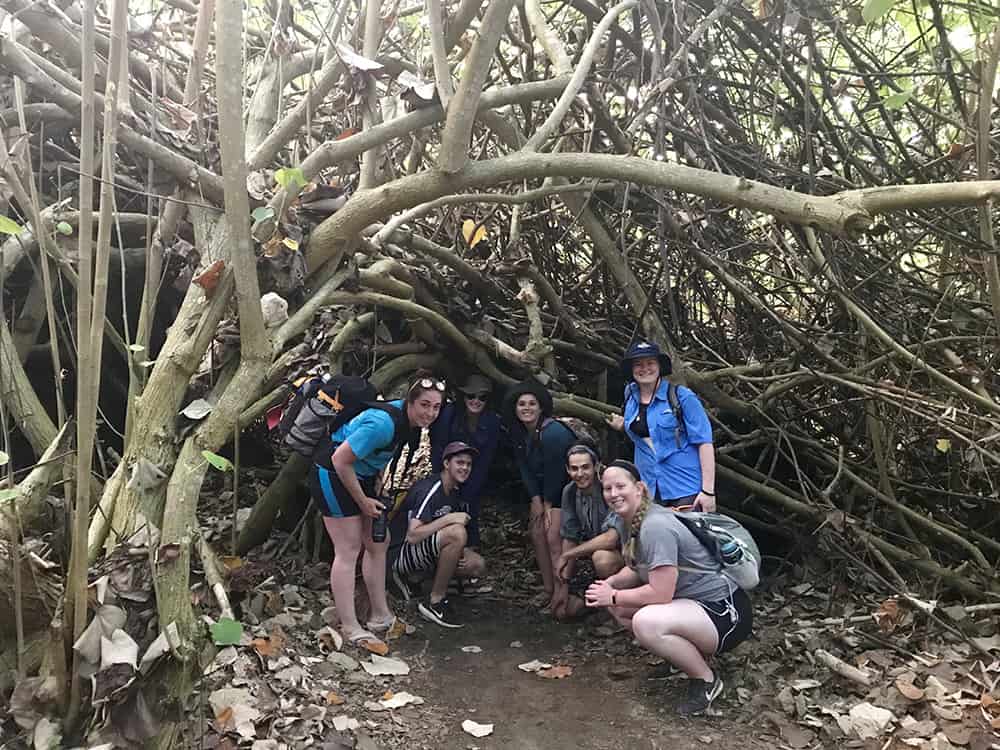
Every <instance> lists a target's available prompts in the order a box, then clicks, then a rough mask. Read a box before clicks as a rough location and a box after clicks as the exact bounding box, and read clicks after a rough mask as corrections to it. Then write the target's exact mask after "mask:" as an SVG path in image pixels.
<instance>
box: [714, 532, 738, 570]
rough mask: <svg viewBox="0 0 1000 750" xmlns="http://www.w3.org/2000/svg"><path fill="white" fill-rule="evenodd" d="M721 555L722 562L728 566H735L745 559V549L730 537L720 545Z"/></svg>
mask: <svg viewBox="0 0 1000 750" xmlns="http://www.w3.org/2000/svg"><path fill="white" fill-rule="evenodd" d="M719 554H721V555H722V562H723V563H725V564H726V565H735V564H736V563H738V562H739V561H740V560H742V559H743V548H742V547H741V546H740V545H739V544H737V542H736V540H735V539H733V538H732V537H730V538H729V539H726V540H725V541H723V542H722V544H721V545H719Z"/></svg>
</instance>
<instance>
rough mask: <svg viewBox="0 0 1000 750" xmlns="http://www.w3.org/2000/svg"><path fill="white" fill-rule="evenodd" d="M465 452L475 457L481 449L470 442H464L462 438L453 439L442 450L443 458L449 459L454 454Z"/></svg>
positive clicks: (443, 459) (444, 459)
mask: <svg viewBox="0 0 1000 750" xmlns="http://www.w3.org/2000/svg"><path fill="white" fill-rule="evenodd" d="M463 453H468V454H469V455H470V456H472V457H473V458H475V457H476V456H478V455H479V451H478V450H477V449H476V448H473V447H472V446H471V445H469V444H468V443H463V442H462V441H461V440H453V441H451V442H450V443H448V445H446V446H445V447H444V450H443V451H442V452H441V460H442V461H447V460H448V459H449V458H451V457H452V456H459V455H461V454H463Z"/></svg>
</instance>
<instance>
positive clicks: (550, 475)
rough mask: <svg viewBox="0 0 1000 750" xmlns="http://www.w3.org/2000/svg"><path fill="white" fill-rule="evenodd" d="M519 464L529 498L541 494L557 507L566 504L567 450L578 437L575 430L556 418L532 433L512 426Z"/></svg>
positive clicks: (543, 498)
mask: <svg viewBox="0 0 1000 750" xmlns="http://www.w3.org/2000/svg"><path fill="white" fill-rule="evenodd" d="M512 433H513V436H512V437H513V440H514V444H515V455H516V456H517V466H518V469H520V471H521V481H522V482H523V483H524V489H525V491H527V493H528V497H536V496H537V497H541V498H542V500H543V501H545V502H547V503H549V504H551V506H552V507H553V508H559V507H561V506H562V490H563V487H565V486H566V482H567V481H568V478H567V476H566V451H567V450H568V449H569V447H570V445H572V444H573V441H574V440H575V439H576V436H575V435H574V434H573V431H572V430H570V428H569V427H567V426H566V425H564V424H563V423H562V422H560V421H558V420H556V419H549V420H547V421H545V422H543V427H542V428H541V429H540V430H535V432H534V433H533V434H532V435H528V433H527V432H526V431H525V429H524V427H522V426H521V425H516V426H515V427H514V428H513V429H512Z"/></svg>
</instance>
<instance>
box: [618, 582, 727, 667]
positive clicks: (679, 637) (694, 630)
mask: <svg viewBox="0 0 1000 750" xmlns="http://www.w3.org/2000/svg"><path fill="white" fill-rule="evenodd" d="M632 631H633V632H634V633H635V637H636V640H638V641H639V644H640V645H641V646H642V647H643V648H645V649H648V650H649V651H652V652H653V653H654V654H656V655H657V656H662V657H663V658H664V659H666V660H667V661H669V662H670V663H671V664H673V665H674V666H675V667H677V668H678V669H680V670H681V671H683V672H684V673H685V674H687V675H688V676H689V677H694V678H697V679H701V680H705V681H706V682H711V681H712V680H713V679H714V675H713V673H712V669H711V667H709V666H708V663H707V662H706V661H705V657H706V655H708V654H714V653H715V651H716V649H718V647H719V634H718V632H717V631H716V629H715V625H713V624H712V620H711V619H710V618H709V616H708V615H707V614H706V613H705V610H704V609H702V608H701V606H700V605H699V604H697V603H696V602H693V601H691V600H690V599H675V600H674V601H672V602H670V603H669V604H651V605H649V606H646V607H643V608H642V609H641V610H640V611H639V612H637V613H636V614H635V615H634V616H633V617H632Z"/></svg>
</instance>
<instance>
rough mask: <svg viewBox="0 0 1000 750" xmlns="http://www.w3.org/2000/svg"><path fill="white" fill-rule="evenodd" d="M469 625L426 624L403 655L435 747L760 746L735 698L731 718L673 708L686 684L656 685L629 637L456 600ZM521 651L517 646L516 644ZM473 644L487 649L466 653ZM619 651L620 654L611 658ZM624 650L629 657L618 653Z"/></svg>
mask: <svg viewBox="0 0 1000 750" xmlns="http://www.w3.org/2000/svg"><path fill="white" fill-rule="evenodd" d="M456 605H457V606H456V609H457V610H458V612H457V614H459V615H460V616H461V617H462V620H463V621H464V622H465V623H467V624H466V626H465V627H464V628H462V629H460V630H446V629H443V628H438V627H436V626H433V625H430V624H427V623H424V621H423V620H420V619H419V615H417V614H416V613H415V612H411V615H410V616H411V618H414V617H415V618H417V619H416V620H412V621H414V622H417V621H418V620H419V625H420V627H419V631H418V633H417V634H416V635H415V636H412V637H410V638H406V639H403V640H402V641H400V642H399V645H398V647H397V649H396V653H397V654H398V655H399V656H401V657H402V658H404V659H406V660H407V661H408V662H410V664H411V665H413V666H414V667H415V670H414V672H412V673H411V675H410V686H409V687H408V688H407V689H409V690H412V691H413V692H415V693H416V694H418V695H421V696H423V697H424V698H425V699H426V700H427V705H426V709H427V712H428V714H431V713H432V714H434V715H435V718H437V719H438V721H434V722H433V725H435V726H437V727H439V728H440V729H439V733H438V734H436V736H435V737H433V738H430V737H429V738H427V740H428V742H427V745H428V746H429V747H441V748H453V747H459V748H467V747H480V748H518V749H519V750H535V749H536V748H537V749H538V750H561V749H563V748H566V749H567V750H569V748H573V749H574V750H604V749H605V748H609V749H610V748H615V749H616V750H617V749H618V748H622V747H628V748H651V749H652V750H658V749H659V748H670V749H671V750H688V749H689V748H706V747H713V748H723V749H724V750H728V749H729V748H732V749H733V750H735V748H741V750H742V749H745V748H756V747H765V745H764V744H762V743H755V741H754V740H753V739H752V737H751V734H752V733H751V731H750V729H751V727H750V726H748V725H747V724H745V723H741V722H740V719H741V718H742V715H741V714H740V712H739V711H738V709H737V708H736V702H735V700H733V699H732V696H729V698H728V699H727V700H725V701H723V702H722V704H721V705H720V706H719V707H720V708H721V709H722V710H723V713H724V714H728V716H724V717H712V718H708V719H693V720H685V719H681V718H679V717H677V716H676V715H675V714H674V712H673V710H672V705H673V702H674V700H675V699H676V698H677V696H678V695H679V692H680V691H681V690H682V689H683V685H682V682H681V681H680V680H676V679H675V680H650V679H648V675H649V673H650V670H651V668H650V666H649V665H648V663H647V661H646V658H645V656H644V655H643V654H642V653H641V652H640V651H638V650H637V649H635V648H633V647H631V646H630V645H629V644H628V639H627V638H626V636H625V635H624V634H622V633H619V634H617V635H614V636H611V637H610V638H595V637H594V636H593V635H590V634H589V633H591V631H592V627H593V626H590V627H588V628H585V627H582V626H580V625H569V626H560V625H557V624H555V623H553V622H552V621H551V620H550V619H546V618H542V617H541V616H539V615H537V614H535V613H533V612H530V611H526V610H524V609H522V608H519V607H517V606H515V605H514V604H512V603H509V602H505V601H497V600H493V601H490V600H466V601H464V602H461V603H459V602H458V601H456ZM515 640H516V641H520V643H521V646H520V647H512V646H511V642H512V641H515ZM463 646H479V647H480V648H481V649H482V652H481V653H466V652H463V651H462V650H461V649H462V647H463ZM608 651H611V652H612V654H609V653H608ZM617 652H621V653H617ZM536 658H537V659H541V660H543V661H548V662H550V663H559V664H569V665H571V666H573V668H574V672H573V674H572V675H571V676H570V677H568V678H566V679H562V680H548V679H542V678H540V677H538V676H537V675H533V674H528V673H525V672H522V671H520V670H519V669H518V668H517V665H518V664H519V663H523V662H526V661H530V660H532V659H536ZM425 717H426V718H430V717H429V716H427V715H425ZM465 719H471V720H473V721H477V722H479V723H484V724H488V723H492V724H494V725H495V730H494V733H493V734H492V735H491V736H489V737H485V738H482V739H475V738H473V737H471V736H469V735H467V734H465V733H464V732H463V731H462V729H461V723H462V721H463V720H465Z"/></svg>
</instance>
